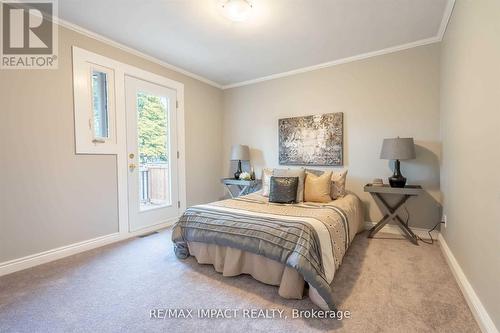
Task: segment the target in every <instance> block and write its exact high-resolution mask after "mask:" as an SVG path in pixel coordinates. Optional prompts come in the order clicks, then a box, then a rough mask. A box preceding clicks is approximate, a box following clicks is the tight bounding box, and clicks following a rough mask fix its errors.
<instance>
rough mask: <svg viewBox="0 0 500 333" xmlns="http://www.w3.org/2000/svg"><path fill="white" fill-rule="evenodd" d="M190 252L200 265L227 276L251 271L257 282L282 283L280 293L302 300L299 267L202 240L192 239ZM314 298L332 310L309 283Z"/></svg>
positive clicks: (318, 303) (276, 284)
mask: <svg viewBox="0 0 500 333" xmlns="http://www.w3.org/2000/svg"><path fill="white" fill-rule="evenodd" d="M188 247H189V253H190V254H191V255H192V256H194V257H196V260H197V261H198V263H200V264H211V265H213V266H214V268H215V270H216V271H217V272H219V273H222V275H224V276H237V275H240V274H249V275H251V276H252V277H253V278H254V279H256V280H257V281H260V282H262V283H265V284H269V285H273V286H279V289H278V295H280V296H281V297H283V298H287V299H302V297H303V295H304V286H305V281H304V278H303V277H302V275H300V273H299V272H297V271H296V270H295V269H293V268H291V267H288V266H286V265H284V264H282V263H280V262H278V261H275V260H272V259H269V258H266V257H263V256H260V255H258V254H254V253H250V252H246V251H242V250H239V249H235V248H232V247H227V246H221V245H216V244H207V243H200V242H188ZM308 295H309V298H310V299H311V301H312V302H313V303H314V304H316V305H317V306H319V307H320V308H321V309H324V310H328V305H327V304H326V302H325V301H324V300H323V298H321V296H319V294H318V292H317V291H316V289H314V288H313V287H311V286H309V292H308Z"/></svg>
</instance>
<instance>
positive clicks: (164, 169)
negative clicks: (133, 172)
mask: <svg viewBox="0 0 500 333" xmlns="http://www.w3.org/2000/svg"><path fill="white" fill-rule="evenodd" d="M168 178H169V177H168V164H167V163H141V164H140V166H139V183H140V189H139V193H140V199H141V204H153V205H155V204H163V203H165V202H166V201H168V200H169V198H170V184H169V182H168V180H169V179H168Z"/></svg>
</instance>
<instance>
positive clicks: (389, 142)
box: [380, 138, 416, 160]
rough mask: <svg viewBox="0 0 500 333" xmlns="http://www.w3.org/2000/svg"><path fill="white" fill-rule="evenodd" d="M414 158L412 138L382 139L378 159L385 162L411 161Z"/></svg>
mask: <svg viewBox="0 0 500 333" xmlns="http://www.w3.org/2000/svg"><path fill="white" fill-rule="evenodd" d="M415 157H416V155H415V143H413V138H393V139H384V142H383V143H382V151H381V152H380V158H381V159H385V160H411V159H414V158H415Z"/></svg>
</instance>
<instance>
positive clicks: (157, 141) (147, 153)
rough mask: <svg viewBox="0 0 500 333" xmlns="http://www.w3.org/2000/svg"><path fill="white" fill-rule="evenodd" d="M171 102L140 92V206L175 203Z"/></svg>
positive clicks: (159, 205)
mask: <svg viewBox="0 0 500 333" xmlns="http://www.w3.org/2000/svg"><path fill="white" fill-rule="evenodd" d="M167 105H168V104H167V99H166V98H165V97H158V96H155V95H152V94H148V93H144V92H139V93H137V135H138V152H139V163H140V164H139V173H138V174H139V183H140V186H139V191H140V193H139V197H140V210H147V209H151V208H156V207H161V206H167V205H170V204H171V198H170V182H169V179H170V172H169V163H170V153H169V137H168V135H169V133H168V122H169V121H168V110H167Z"/></svg>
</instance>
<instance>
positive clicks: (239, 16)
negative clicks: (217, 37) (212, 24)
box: [222, 0, 252, 22]
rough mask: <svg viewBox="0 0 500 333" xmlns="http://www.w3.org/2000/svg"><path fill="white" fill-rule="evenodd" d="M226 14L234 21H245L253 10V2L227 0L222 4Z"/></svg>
mask: <svg viewBox="0 0 500 333" xmlns="http://www.w3.org/2000/svg"><path fill="white" fill-rule="evenodd" d="M222 8H223V9H224V14H225V16H226V17H227V18H228V19H230V20H231V21H234V22H242V21H245V20H246V19H247V18H248V17H249V16H250V12H251V10H252V4H251V3H250V2H248V1H247V0H227V1H225V2H224V4H223V5H222Z"/></svg>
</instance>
